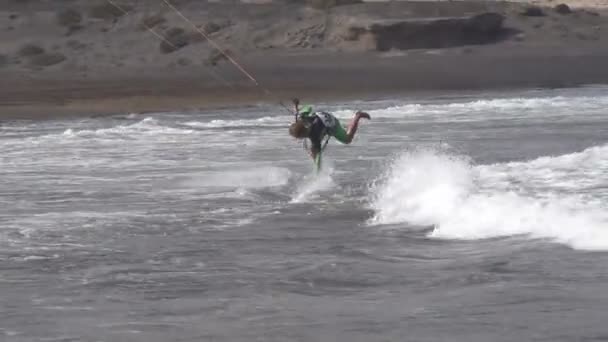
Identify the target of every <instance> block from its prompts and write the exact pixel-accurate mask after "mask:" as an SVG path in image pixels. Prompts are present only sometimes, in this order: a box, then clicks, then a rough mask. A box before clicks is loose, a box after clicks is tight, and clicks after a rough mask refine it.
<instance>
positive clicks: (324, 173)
mask: <svg viewBox="0 0 608 342" xmlns="http://www.w3.org/2000/svg"><path fill="white" fill-rule="evenodd" d="M334 171H335V170H334V167H333V163H332V161H331V159H329V158H325V159H323V167H322V168H321V170H320V172H319V173H316V171H314V170H313V171H312V173H311V174H309V175H307V176H306V177H304V178H303V179H302V180H301V181H300V183H299V185H298V186H297V188H296V191H295V192H294V194H293V196H292V199H291V203H304V202H309V201H312V200H314V199H315V198H317V196H319V194H320V193H322V192H323V191H325V190H329V189H331V188H332V187H333V186H334V185H335V183H334V180H333V178H332V175H333V174H334Z"/></svg>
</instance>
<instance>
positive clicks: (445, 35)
mask: <svg viewBox="0 0 608 342" xmlns="http://www.w3.org/2000/svg"><path fill="white" fill-rule="evenodd" d="M503 22H504V17H503V16H502V15H500V14H498V13H491V12H489V13H483V14H480V15H476V16H473V17H468V18H467V17H465V18H447V19H431V20H429V19H425V20H404V21H398V22H392V23H390V22H389V23H376V24H373V25H371V26H370V28H369V32H370V33H371V34H372V35H373V37H374V39H375V41H376V49H377V50H379V51H388V50H390V49H438V48H447V47H455V46H464V45H478V44H488V43H494V42H497V41H500V40H503V39H506V38H507V37H508V36H509V35H510V34H512V33H513V32H512V31H513V30H509V29H505V28H504V27H503ZM354 32H357V33H358V34H359V35H360V34H362V32H361V31H360V30H358V31H357V30H356V29H355V31H354Z"/></svg>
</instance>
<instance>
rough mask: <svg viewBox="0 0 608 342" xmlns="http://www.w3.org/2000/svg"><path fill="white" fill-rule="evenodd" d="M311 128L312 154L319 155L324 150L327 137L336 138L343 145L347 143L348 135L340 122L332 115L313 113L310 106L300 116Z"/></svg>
mask: <svg viewBox="0 0 608 342" xmlns="http://www.w3.org/2000/svg"><path fill="white" fill-rule="evenodd" d="M298 116H299V119H300V120H303V121H304V122H305V123H306V125H307V126H308V128H309V134H308V138H309V139H310V142H311V144H312V152H313V153H315V154H318V153H320V152H321V150H322V149H323V146H322V145H323V140H324V139H325V137H326V136H330V137H334V138H336V140H338V141H339V142H341V143H346V141H347V134H346V131H345V130H344V127H342V125H341V124H340V121H339V120H338V119H337V118H336V117H335V116H333V115H332V114H330V113H327V112H323V111H312V108H311V107H310V106H306V107H304V108H303V109H302V110H301V111H300V112H299V114H298Z"/></svg>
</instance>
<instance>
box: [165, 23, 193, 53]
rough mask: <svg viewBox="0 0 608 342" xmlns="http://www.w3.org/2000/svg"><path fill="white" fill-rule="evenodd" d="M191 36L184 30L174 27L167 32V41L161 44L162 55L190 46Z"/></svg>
mask: <svg viewBox="0 0 608 342" xmlns="http://www.w3.org/2000/svg"><path fill="white" fill-rule="evenodd" d="M190 36H191V35H190V34H187V33H186V32H185V31H184V30H183V29H182V28H179V27H174V28H171V29H169V30H168V31H167V32H165V39H164V40H163V41H162V42H161V43H160V51H161V52H162V53H172V52H174V51H177V50H179V49H181V48H183V47H184V46H187V45H188V44H190Z"/></svg>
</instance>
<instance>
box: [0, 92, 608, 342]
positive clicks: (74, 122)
mask: <svg viewBox="0 0 608 342" xmlns="http://www.w3.org/2000/svg"><path fill="white" fill-rule="evenodd" d="M302 102H304V103H306V102H307V101H306V99H302ZM313 105H314V106H316V107H318V108H319V109H323V110H327V111H330V112H333V113H335V114H336V116H337V117H338V118H339V119H340V120H342V121H343V124H344V125H346V124H348V121H349V120H350V118H351V117H352V115H353V114H354V113H355V112H356V111H357V110H365V111H367V112H369V113H370V115H371V116H372V120H371V121H363V122H362V123H361V127H360V129H359V131H358V134H357V136H356V138H355V139H354V141H353V143H352V144H351V145H341V144H339V143H338V142H336V141H334V140H332V141H331V142H330V144H329V147H328V148H327V151H326V153H325V156H324V165H325V168H324V169H323V171H322V172H321V173H320V174H315V172H314V168H313V164H312V162H311V161H310V160H309V158H308V156H307V154H306V152H305V151H304V150H303V148H302V143H301V142H299V141H295V140H294V139H293V138H291V137H290V136H289V135H288V131H287V128H288V125H289V124H290V123H291V120H292V119H293V117H292V115H290V114H289V113H286V112H285V110H284V109H283V108H282V107H280V106H273V105H255V106H249V107H244V108H234V109H218V110H206V111H191V112H188V113H183V112H167V113H150V114H138V113H124V114H117V115H112V116H107V117H80V118H66V119H55V120H45V121H27V120H17V121H10V122H1V123H0V148H1V151H2V154H1V155H0V170H1V171H0V173H1V175H2V177H0V294H1V296H0V341H11V342H12V341H16V342H21V341H253V340H256V341H257V340H260V341H325V340H330V341H365V342H369V341H397V340H398V341H444V340H445V341H467V342H469V341H521V340H523V341H530V340H535V341H552V342H553V341H573V340H576V341H579V340H580V341H582V340H588V341H595V340H598V341H599V340H604V339H605V338H606V336H608V329H606V327H605V321H606V320H607V319H608V300H607V299H606V296H605V295H604V293H605V292H606V289H607V287H606V281H607V280H608V204H607V203H608V174H607V171H608V120H607V117H606V115H607V114H608V113H607V112H606V111H607V108H608V88H606V87H602V86H589V87H583V88H576V89H561V90H542V89H541V90H527V91H511V92H494V93H490V92H476V93H467V94H465V93H453V94H429V95H425V96H422V95H419V96H412V97H403V98H389V99H380V100H373V101H371V100H370V101H367V100H361V101H356V102H353V103H320V104H313Z"/></svg>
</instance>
